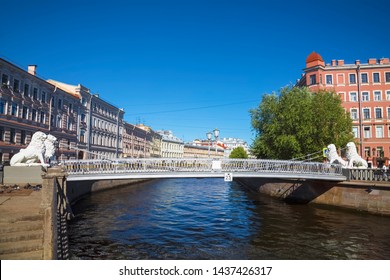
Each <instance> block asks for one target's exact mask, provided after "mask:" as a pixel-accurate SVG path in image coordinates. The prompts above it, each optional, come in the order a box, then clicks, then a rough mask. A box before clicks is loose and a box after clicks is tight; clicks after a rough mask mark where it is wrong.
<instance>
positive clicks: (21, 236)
mask: <svg viewBox="0 0 390 280" xmlns="http://www.w3.org/2000/svg"><path fill="white" fill-rule="evenodd" d="M25 240H43V230H42V229H33V230H27V231H26V230H24V231H13V232H5V233H2V234H1V235H0V248H1V244H2V243H7V242H18V241H25Z"/></svg>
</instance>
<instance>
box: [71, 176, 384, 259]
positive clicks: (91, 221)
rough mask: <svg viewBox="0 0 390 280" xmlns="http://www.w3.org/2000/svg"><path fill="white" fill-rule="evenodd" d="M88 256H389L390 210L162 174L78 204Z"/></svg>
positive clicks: (75, 251)
mask: <svg viewBox="0 0 390 280" xmlns="http://www.w3.org/2000/svg"><path fill="white" fill-rule="evenodd" d="M74 211H75V213H76V219H75V220H74V221H73V222H72V223H71V225H70V246H71V253H72V255H73V256H74V258H81V259H388V258H389V257H390V253H389V252H390V250H389V249H390V241H389V232H390V218H386V217H380V216H374V215H368V214H363V213H359V212H350V211H345V210H339V209H331V208H321V207H318V206H311V205H289V204H286V203H284V202H282V201H279V200H276V199H274V198H270V197H267V196H263V195H260V194H253V193H250V192H248V191H246V190H245V189H243V188H242V187H241V186H240V185H238V184H236V183H233V182H232V183H227V182H224V181H223V180H221V179H203V180H196V179H174V180H173V179H172V180H158V181H153V182H148V183H143V184H139V185H135V186H128V187H125V188H120V189H115V190H111V191H105V192H101V193H96V194H93V195H91V196H89V197H87V198H86V199H84V200H82V201H80V202H79V203H78V204H77V205H75V207H74Z"/></svg>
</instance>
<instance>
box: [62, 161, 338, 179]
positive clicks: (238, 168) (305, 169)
mask: <svg viewBox="0 0 390 280" xmlns="http://www.w3.org/2000/svg"><path fill="white" fill-rule="evenodd" d="M60 164H61V165H62V166H64V167H65V168H66V170H67V172H68V174H69V175H92V174H118V173H119V174H121V173H122V174H123V173H151V174H152V173H153V174H154V173H167V172H174V173H180V172H187V173H188V172H194V173H207V172H240V173H245V172H248V173H249V172H252V173H253V172H267V173H290V174H297V173H299V174H310V175H329V176H343V172H342V167H341V165H334V164H332V165H330V164H324V163H318V162H302V161H286V160H265V159H208V158H205V159H202V158H143V159H135V158H129V159H115V160H65V161H61V162H60Z"/></svg>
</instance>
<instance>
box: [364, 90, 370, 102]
mask: <svg viewBox="0 0 390 280" xmlns="http://www.w3.org/2000/svg"><path fill="white" fill-rule="evenodd" d="M362 101H370V94H369V92H368V91H363V92H362Z"/></svg>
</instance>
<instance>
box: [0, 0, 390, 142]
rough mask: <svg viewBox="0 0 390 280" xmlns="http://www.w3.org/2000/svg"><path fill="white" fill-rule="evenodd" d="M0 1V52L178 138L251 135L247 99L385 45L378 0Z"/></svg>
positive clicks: (382, 52)
mask: <svg viewBox="0 0 390 280" xmlns="http://www.w3.org/2000/svg"><path fill="white" fill-rule="evenodd" d="M0 2H1V10H2V13H1V14H2V15H1V23H0V25H1V30H2V38H1V40H0V42H1V43H0V56H1V57H2V58H4V59H6V60H9V61H11V62H12V63H14V64H16V65H18V66H19V67H21V68H23V69H27V65H29V64H36V65H38V68H37V72H38V75H39V76H40V77H42V78H44V79H54V80H58V81H61V82H65V83H69V84H79V83H81V84H83V85H84V86H86V87H88V88H90V89H91V91H92V92H93V93H99V94H100V96H101V97H102V98H103V99H105V100H107V101H109V102H110V103H112V104H114V105H116V106H118V107H121V108H124V110H125V112H126V113H125V120H126V121H128V122H130V123H133V124H136V123H144V124H146V125H149V126H151V127H152V128H153V129H154V130H159V129H169V130H172V131H173V133H174V134H175V135H176V136H178V137H180V138H182V139H184V140H185V141H191V140H193V139H195V138H205V137H206V132H207V131H210V130H213V129H214V128H216V127H217V128H219V129H220V131H221V134H220V136H221V137H236V138H242V139H245V140H246V141H248V143H251V142H252V139H253V138H254V136H255V135H254V133H253V131H252V129H251V123H250V115H249V110H250V109H252V108H256V107H257V106H258V104H259V103H260V101H261V96H262V95H263V94H264V93H271V92H273V91H279V90H280V88H282V87H284V86H286V85H289V84H293V83H295V81H296V80H297V79H298V78H299V77H300V76H301V73H302V69H303V68H304V67H305V59H306V57H307V56H308V55H309V54H310V53H311V52H312V51H316V52H318V53H320V54H321V56H322V57H323V58H324V60H325V62H330V61H331V60H332V59H344V60H345V62H346V63H352V62H354V61H355V60H356V59H360V60H361V61H362V62H366V60H367V59H368V58H381V57H389V56H390V22H389V18H388V11H389V8H390V2H388V1H386V0H380V1H375V0H371V1H363V0H352V1H351V0H347V1H340V0H338V1H334V0H329V1H285V0H284V1H279V0H273V1H261V0H258V1H254V0H252V1H250V0H237V1H229V0H225V1H222V0H208V1H204V0H197V1H192V0H188V1H185V0H182V1H171V0H161V1H157V0H143V1H141V0H139V1H132V0H129V1H119V0H111V1H106V2H101V1H83V0H77V1H74V0H67V1H62V0H61V1H60V0H57V1H52V0H49V1H45V0H35V1H31V0H13V1H6V0H0Z"/></svg>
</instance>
